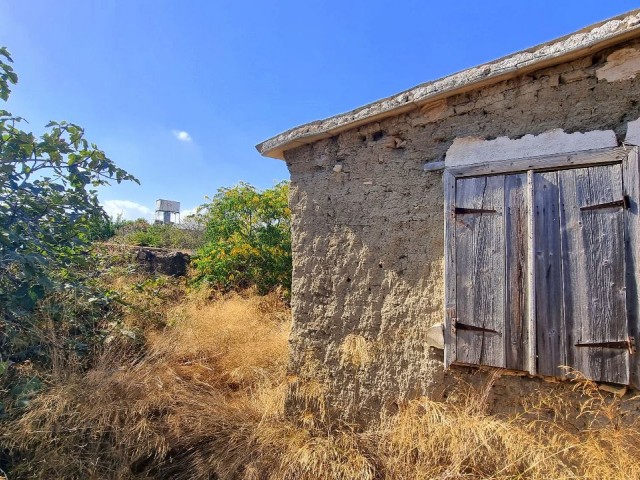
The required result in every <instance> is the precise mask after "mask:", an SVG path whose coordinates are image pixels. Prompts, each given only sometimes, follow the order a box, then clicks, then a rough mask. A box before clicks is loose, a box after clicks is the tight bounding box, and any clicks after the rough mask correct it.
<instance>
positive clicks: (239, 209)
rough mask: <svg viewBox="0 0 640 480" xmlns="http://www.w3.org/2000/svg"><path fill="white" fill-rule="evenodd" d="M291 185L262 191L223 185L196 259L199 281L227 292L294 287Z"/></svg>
mask: <svg viewBox="0 0 640 480" xmlns="http://www.w3.org/2000/svg"><path fill="white" fill-rule="evenodd" d="M288 196H289V184H288V182H282V183H279V184H277V185H275V186H274V187H273V188H270V189H267V190H264V191H262V192H260V191H258V190H256V188H255V187H253V186H251V185H248V184H246V183H240V184H238V185H236V186H235V187H231V188H221V189H220V190H218V193H217V194H216V195H215V196H214V197H213V198H212V199H211V201H210V202H209V203H208V204H206V205H204V206H203V207H201V210H202V211H205V212H206V213H205V214H204V215H205V219H206V231H205V239H206V242H207V243H206V245H205V246H204V247H203V248H201V249H200V250H199V251H198V253H197V255H196V258H195V259H194V260H193V262H192V266H193V267H194V270H195V279H196V282H206V283H208V284H210V285H212V286H213V287H215V288H220V289H223V290H231V289H244V288H248V287H251V286H255V287H257V289H258V291H259V292H260V293H265V292H268V291H270V290H273V289H275V288H278V287H280V288H282V289H283V290H284V291H285V293H286V292H289V290H290V289H291V211H290V210H289V206H288Z"/></svg>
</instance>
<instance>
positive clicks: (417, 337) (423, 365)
mask: <svg viewBox="0 0 640 480" xmlns="http://www.w3.org/2000/svg"><path fill="white" fill-rule="evenodd" d="M612 54H613V55H612ZM639 59H640V42H638V41H636V42H631V43H627V44H622V45H619V46H616V47H613V48H608V49H606V50H603V51H600V52H597V53H594V54H593V55H590V56H588V57H584V58H582V59H579V60H576V61H573V62H570V63H565V64H562V65H559V66H555V67H552V68H546V69H542V70H539V71H537V72H535V73H533V74H529V75H525V76H522V77H519V78H516V79H514V80H509V81H504V82H501V83H499V84H496V85H494V86H491V87H487V88H484V89H480V90H477V91H472V92H470V93H466V94H462V95H457V96H453V97H450V98H448V99H447V100H445V101H440V102H437V103H435V104H431V105H427V106H425V107H423V108H422V109H417V108H416V109H415V110H414V111H411V112H409V113H406V114H402V115H399V116H396V117H392V118H389V119H387V120H384V121H381V122H379V123H373V124H369V125H366V126H364V127H360V128H356V129H353V130H350V131H347V132H344V133H342V134H340V135H338V136H336V137H333V138H330V139H325V140H321V141H318V142H316V143H314V144H312V145H306V146H302V147H298V148H296V149H293V150H289V151H286V152H285V158H286V161H287V165H288V168H289V171H290V173H291V182H292V184H291V198H290V203H291V209H292V212H293V227H292V228H293V253H294V270H293V317H294V328H293V331H292V335H291V349H292V353H291V360H290V365H289V371H290V374H291V375H290V379H291V391H290V395H289V401H288V407H289V409H290V410H296V409H297V410H300V409H307V408H311V409H314V408H315V409H317V408H321V409H322V408H325V407H326V408H325V410H326V411H327V415H328V416H329V417H330V418H331V419H342V420H347V421H357V422H365V421H369V420H375V419H377V418H378V417H379V415H380V414H381V412H392V411H394V409H395V408H397V405H398V404H399V403H401V402H402V401H404V400H406V399H409V398H413V397H417V396H422V395H428V396H431V397H434V398H441V397H442V395H444V394H446V391H447V389H449V387H450V382H451V381H452V380H446V381H445V373H444V372H443V371H442V363H441V360H440V358H439V356H438V355H437V354H434V352H432V351H430V349H429V347H427V346H426V344H425V340H426V331H427V329H428V327H429V326H431V325H433V324H435V323H437V322H441V321H442V319H443V300H444V294H443V250H444V246H443V222H444V220H443V186H442V173H441V172H429V171H425V170H424V164H425V163H427V162H435V161H441V160H443V159H444V156H445V153H446V151H447V149H448V148H449V147H450V146H451V145H452V143H453V141H454V139H456V138H457V137H468V136H478V137H482V138H485V139H492V138H496V137H499V136H507V137H510V138H518V137H521V136H523V135H526V134H534V135H535V134H540V133H543V132H546V131H548V130H551V129H557V128H560V129H563V130H564V131H565V132H567V133H572V132H586V131H591V130H609V129H610V130H613V131H614V132H615V133H616V136H617V138H618V140H619V141H622V140H623V139H624V136H625V133H626V129H627V122H629V121H631V120H635V119H637V118H639V117H640V76H638V75H637V74H638V73H639V72H640V61H639ZM459 370H460V371H459V372H458V373H461V374H464V375H466V373H464V372H466V371H467V370H468V369H467V370H464V371H463V370H462V369H459ZM478 375H479V376H480V377H481V376H482V375H483V374H482V373H479V374H478ZM446 378H449V379H450V378H453V377H452V376H451V374H450V373H447V374H446ZM474 381H478V380H477V379H476V380H474ZM523 382H526V381H525V380H523V379H520V378H514V377H504V378H503V379H500V380H499V381H498V382H497V384H496V386H495V387H494V389H493V390H494V392H496V393H495V394H492V396H491V398H490V401H491V402H492V404H493V405H494V408H495V409H496V411H500V410H504V409H505V408H508V407H509V406H510V405H516V404H517V403H518V402H517V399H516V398H514V395H515V394H514V392H518V391H520V390H521V389H522V388H525V389H532V388H534V389H535V388H538V386H540V385H547V384H544V383H541V382H540V381H538V380H530V381H528V386H526V387H524V385H523ZM500 392H503V393H500ZM504 392H506V393H504ZM515 396H516V397H517V395H515ZM312 397H313V398H315V400H313V399H312ZM305 399H306V400H305ZM322 405H324V406H325V407H322Z"/></svg>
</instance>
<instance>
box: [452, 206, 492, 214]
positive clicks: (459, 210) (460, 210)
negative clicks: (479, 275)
mask: <svg viewBox="0 0 640 480" xmlns="http://www.w3.org/2000/svg"><path fill="white" fill-rule="evenodd" d="M454 213H456V214H465V213H496V211H495V210H489V209H485V208H462V207H456V208H455V209H454Z"/></svg>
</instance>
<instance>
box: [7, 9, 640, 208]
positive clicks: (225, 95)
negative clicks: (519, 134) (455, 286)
mask: <svg viewBox="0 0 640 480" xmlns="http://www.w3.org/2000/svg"><path fill="white" fill-rule="evenodd" d="M0 5H2V7H1V13H0V44H2V45H6V46H7V47H8V48H9V50H10V51H11V53H12V55H13V57H14V60H15V65H14V66H15V69H16V71H17V73H18V74H19V76H20V82H19V84H18V86H17V87H16V88H15V89H14V93H13V95H12V98H11V100H10V102H9V105H8V109H9V110H10V111H12V112H13V113H14V114H17V115H21V116H23V117H25V118H27V119H28V120H29V122H30V128H31V129H32V130H33V131H34V132H36V133H37V132H41V131H42V126H43V125H44V124H46V123H47V122H48V121H49V120H53V119H55V120H68V121H72V122H75V123H78V124H80V125H82V126H83V127H85V130H86V133H87V137H88V138H89V139H90V140H91V141H94V142H95V143H97V144H98V145H99V146H100V147H101V148H102V149H103V150H105V151H106V152H107V154H108V155H109V156H110V157H111V158H112V159H113V160H115V161H116V163H118V165H119V166H121V167H123V168H125V169H127V170H129V171H130V172H131V173H133V174H135V175H136V176H137V177H138V178H139V179H140V180H141V182H142V185H141V186H137V185H133V184H129V185H119V186H113V187H109V188H107V189H103V190H102V191H101V193H100V196H101V200H102V202H103V204H104V205H106V206H108V207H109V208H110V211H111V212H114V211H117V210H122V211H123V212H124V213H125V215H126V216H128V217H130V218H135V217H138V216H148V215H149V212H150V211H152V210H153V208H154V202H155V199H157V198H168V199H172V200H178V201H180V202H181V203H182V207H183V209H190V208H193V207H195V206H197V205H199V204H201V203H203V201H204V196H205V195H211V194H213V193H215V192H216V190H217V189H218V188H219V187H223V186H230V185H233V184H235V183H237V182H238V181H246V182H249V183H251V184H254V185H256V186H258V187H260V188H266V187H269V186H271V185H273V184H274V183H275V182H277V181H279V180H283V179H285V178H288V172H287V169H286V167H285V164H284V162H281V161H277V160H272V159H266V158H262V157H261V156H260V155H259V154H258V153H257V152H256V150H255V148H254V145H255V144H256V143H258V142H260V141H262V140H265V139H266V138H269V137H271V136H273V135H275V134H277V133H280V132H281V131H283V130H286V129H288V128H291V127H293V126H296V125H298V124H302V123H306V122H309V121H312V120H316V119H319V118H324V117H327V116H330V115H334V114H336V113H340V112H343V111H347V110H351V109H353V108H356V107H358V106H360V105H363V104H365V103H368V102H371V101H374V100H377V99H379V98H382V97H386V96H389V95H392V94H394V93H397V92H399V91H401V90H404V89H406V88H409V87H412V86H414V85H417V84H419V83H422V82H425V81H428V80H433V79H435V78H438V77H442V76H444V75H448V74H450V73H454V72H456V71H458V70H462V69H464V68H468V67H472V66H474V65H477V64H480V63H483V62H486V61H489V60H493V59H495V58H498V57H501V56H503V55H507V54H509V53H513V52H515V51H517V50H521V49H523V48H527V47H530V46H533V45H535V44H538V43H541V42H544V41H547V40H551V39H553V38H556V37H558V36H561V35H564V34H567V33H571V32H573V31H575V30H578V29H580V28H582V27H585V26H587V25H589V24H591V23H595V22H598V21H600V20H604V19H606V18H608V17H611V16H614V15H617V14H620V13H623V12H626V11H628V10H631V9H633V8H637V7H638V6H640V5H638V4H637V3H636V2H631V1H624V0H618V1H606V2H604V1H602V0H599V1H591V0H580V1H574V0H563V1H557V0H556V1H514V0H510V1H484V2H481V1H477V0H476V1H468V0H460V1H449V2H428V1H424V0H423V1H394V2H389V1H386V2H383V1H376V0H370V1H367V2H364V1H363V2H349V1H345V0H342V1H324V2H322V1H314V0H307V1H299V0H298V1H271V2H268V1H266V2H265V1H263V2H258V1H254V2H246V1H241V0H237V1H233V2H232V1H204V0H200V1H195V0H182V1H175V0H173V1H165V0H117V1H116V0H64V1H63V0H59V1H54V0H0Z"/></svg>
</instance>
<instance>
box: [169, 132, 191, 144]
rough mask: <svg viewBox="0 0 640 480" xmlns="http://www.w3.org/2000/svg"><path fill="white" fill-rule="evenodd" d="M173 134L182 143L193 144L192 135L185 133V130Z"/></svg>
mask: <svg viewBox="0 0 640 480" xmlns="http://www.w3.org/2000/svg"><path fill="white" fill-rule="evenodd" d="M172 133H173V136H174V137H176V138H177V139H178V140H180V141H181V142H187V143H188V142H191V135H189V132H185V131H184V130H173V132H172Z"/></svg>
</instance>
